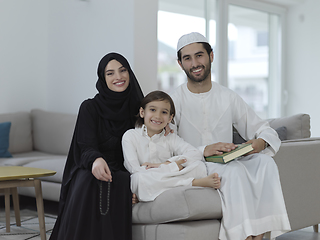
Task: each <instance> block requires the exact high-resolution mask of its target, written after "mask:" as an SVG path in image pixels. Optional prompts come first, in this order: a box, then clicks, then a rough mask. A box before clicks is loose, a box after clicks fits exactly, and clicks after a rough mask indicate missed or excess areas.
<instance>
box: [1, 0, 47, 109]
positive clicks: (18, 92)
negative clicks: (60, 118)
mask: <svg viewBox="0 0 320 240" xmlns="http://www.w3.org/2000/svg"><path fill="white" fill-rule="evenodd" d="M45 19H46V1H41V0H15V1H8V0H0V112H14V111H20V110H27V111H28V110H30V108H31V106H32V107H36V108H46V106H47V100H46V94H47V92H46V90H47V89H46V81H47V24H46V21H45Z"/></svg>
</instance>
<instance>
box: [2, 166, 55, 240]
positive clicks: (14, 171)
mask: <svg viewBox="0 0 320 240" xmlns="http://www.w3.org/2000/svg"><path fill="white" fill-rule="evenodd" d="M54 174H56V172H55V171H51V170H47V169H41V168H29V167H21V166H5V167H0V191H1V190H2V192H4V193H5V212H6V231H7V232H10V194H12V199H13V207H14V211H15V217H16V223H17V226H21V221H20V210H19V198H18V191H17V187H34V189H35V195H36V202H37V212H38V218H39V227H40V237H41V240H46V229H45V222H44V208H43V198H42V189H41V180H40V179H37V178H39V177H46V176H52V175H54Z"/></svg>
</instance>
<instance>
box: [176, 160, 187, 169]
mask: <svg viewBox="0 0 320 240" xmlns="http://www.w3.org/2000/svg"><path fill="white" fill-rule="evenodd" d="M185 162H187V159H180V160H178V161H176V164H177V165H178V168H179V171H181V170H182V169H184V166H182V165H181V164H183V163H185Z"/></svg>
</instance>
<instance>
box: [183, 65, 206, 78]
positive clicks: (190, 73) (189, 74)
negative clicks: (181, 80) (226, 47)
mask: <svg viewBox="0 0 320 240" xmlns="http://www.w3.org/2000/svg"><path fill="white" fill-rule="evenodd" d="M199 67H201V68H202V69H204V73H203V77H201V76H199V77H196V76H194V75H193V74H192V71H193V70H195V69H197V68H199ZM183 70H184V72H185V73H186V75H187V77H188V78H189V79H190V80H191V81H193V82H196V83H200V82H203V81H204V80H205V79H206V78H207V77H208V76H209V74H210V73H211V64H210V62H209V64H207V65H206V66H204V65H199V66H197V67H193V68H191V69H190V70H189V71H187V70H186V69H185V68H183Z"/></svg>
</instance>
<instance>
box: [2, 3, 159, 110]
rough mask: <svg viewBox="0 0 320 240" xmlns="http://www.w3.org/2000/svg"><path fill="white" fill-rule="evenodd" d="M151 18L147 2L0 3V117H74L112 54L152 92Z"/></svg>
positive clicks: (153, 52)
mask: <svg viewBox="0 0 320 240" xmlns="http://www.w3.org/2000/svg"><path fill="white" fill-rule="evenodd" d="M146 8H147V9H149V10H150V11H148V13H147V14H146V13H145V9H146ZM156 15H157V1H148V0H117V1H113V0H87V1H83V0H15V1H9V0H0V29H1V35H0V49H1V53H0V70H1V71H0V113H2V112H13V111H21V110H24V111H28V110H30V109H32V108H42V109H45V110H50V111H59V112H72V113H76V112H77V110H78V107H79V105H80V103H81V102H82V101H83V100H84V99H86V98H90V97H93V96H94V95H95V94H96V88H95V83H96V81H97V74H96V69H97V65H98V62H99V60H100V59H101V58H102V57H103V56H104V55H105V54H106V53H108V52H111V51H115V52H119V53H121V54H123V55H124V56H125V57H126V58H127V59H128V61H129V62H130V64H131V66H132V68H133V69H134V71H135V73H136V76H137V78H138V80H139V82H140V84H141V87H142V89H143V91H144V92H145V93H147V92H149V91H151V90H154V89H155V88H156V71H157V68H156V65H155V64H153V65H151V66H152V67H150V64H148V63H150V61H153V62H156V56H157V37H156V36H157V35H156V34H157V32H156V24H157V23H156V20H157V19H156ZM2 29H4V32H3V30H2ZM3 33H4V34H3ZM3 36H4V37H3ZM150 56H152V57H151V59H150ZM148 65H149V66H148Z"/></svg>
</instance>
